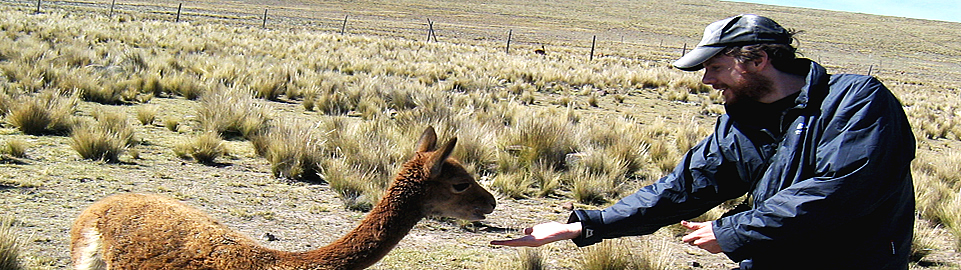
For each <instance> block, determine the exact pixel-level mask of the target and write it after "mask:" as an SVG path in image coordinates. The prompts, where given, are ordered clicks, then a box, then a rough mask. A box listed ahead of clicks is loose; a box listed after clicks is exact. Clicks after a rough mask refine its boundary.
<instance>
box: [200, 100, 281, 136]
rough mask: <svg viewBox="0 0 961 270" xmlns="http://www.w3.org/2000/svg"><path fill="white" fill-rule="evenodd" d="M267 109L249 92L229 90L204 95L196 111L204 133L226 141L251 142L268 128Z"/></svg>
mask: <svg viewBox="0 0 961 270" xmlns="http://www.w3.org/2000/svg"><path fill="white" fill-rule="evenodd" d="M269 119H270V118H269V117H268V116H267V109H265V108H264V106H263V105H261V104H260V103H258V102H256V101H255V100H254V98H253V97H252V96H251V94H250V93H249V92H247V91H243V90H238V89H228V90H222V91H214V92H210V93H208V94H205V95H203V97H202V98H201V99H200V103H199V106H198V107H197V121H198V122H200V127H201V130H204V131H214V132H217V133H218V134H221V135H222V136H224V137H242V138H247V139H249V138H252V137H253V136H255V135H257V134H260V133H261V132H263V131H264V130H265V129H266V128H267V121H268V120H269Z"/></svg>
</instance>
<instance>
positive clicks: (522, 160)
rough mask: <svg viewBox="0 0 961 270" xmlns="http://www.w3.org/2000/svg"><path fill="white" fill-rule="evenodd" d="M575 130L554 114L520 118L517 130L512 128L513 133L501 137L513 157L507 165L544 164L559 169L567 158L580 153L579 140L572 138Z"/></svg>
mask: <svg viewBox="0 0 961 270" xmlns="http://www.w3.org/2000/svg"><path fill="white" fill-rule="evenodd" d="M575 130H576V129H575V128H574V126H573V124H572V123H571V122H569V121H567V119H565V118H564V117H557V116H556V115H554V114H542V115H530V116H527V117H524V118H521V119H519V122H518V123H517V124H516V126H515V127H511V128H510V130H509V131H508V132H510V134H508V135H506V137H502V138H501V140H502V141H503V142H504V145H506V146H507V147H508V151H509V152H512V154H513V157H512V160H511V161H507V162H508V164H516V165H512V166H518V168H527V167H530V166H532V165H534V164H536V163H543V164H547V165H550V166H552V167H554V168H557V169H560V168H562V167H563V166H564V160H565V157H566V155H567V154H569V153H574V152H576V151H577V145H576V140H575V139H574V138H573V137H572V136H571V134H576V132H575ZM501 163H502V164H504V162H501ZM502 169H510V168H502Z"/></svg>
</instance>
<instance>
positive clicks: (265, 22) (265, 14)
mask: <svg viewBox="0 0 961 270" xmlns="http://www.w3.org/2000/svg"><path fill="white" fill-rule="evenodd" d="M263 28H267V9H266V8H265V9H264V25H263Z"/></svg>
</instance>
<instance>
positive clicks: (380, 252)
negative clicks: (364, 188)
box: [70, 127, 496, 269]
mask: <svg viewBox="0 0 961 270" xmlns="http://www.w3.org/2000/svg"><path fill="white" fill-rule="evenodd" d="M436 142H437V135H436V133H434V129H433V128H432V127H428V128H427V130H425V131H424V133H423V135H422V136H421V138H420V141H419V142H418V143H417V145H418V146H417V152H416V153H415V154H414V157H413V158H411V160H409V161H407V162H406V163H404V165H403V167H402V168H401V169H400V171H399V172H398V175H397V176H396V178H395V179H394V181H393V183H392V184H391V185H390V187H389V188H387V190H386V191H385V195H384V197H383V198H382V199H381V200H380V203H378V204H377V206H375V207H374V209H373V210H371V211H370V213H369V214H367V216H366V217H365V218H364V220H363V221H361V223H360V225H358V226H357V228H355V229H354V230H353V231H351V232H349V233H347V235H344V236H343V237H341V238H340V239H338V240H337V241H335V242H333V243H331V244H329V245H327V246H325V247H322V248H319V249H316V250H312V251H305V252H285V251H279V250H273V249H269V248H266V247H263V246H260V245H259V244H257V243H256V241H254V240H252V239H251V238H249V237H246V236H244V235H242V234H240V233H238V232H235V231H233V230H230V229H229V228H227V227H226V226H224V225H223V224H221V223H219V222H217V221H216V220H214V219H212V218H211V217H209V216H207V215H206V214H204V213H202V212H201V211H200V210H197V209H196V208H193V207H190V206H187V205H185V204H183V203H181V202H178V201H175V200H172V199H168V198H164V197H161V196H156V195H143V194H121V195H114V196H110V197H107V198H104V199H102V200H100V201H98V202H96V203H94V204H93V205H91V206H90V207H89V208H87V209H86V210H84V211H83V212H82V213H81V214H80V216H79V217H78V218H77V221H76V222H75V223H74V225H73V228H72V229H71V231H70V236H71V243H70V250H71V251H70V253H71V259H72V260H73V266H74V268H75V269H362V268H366V267H369V266H371V265H373V264H374V263H376V262H377V261H379V260H380V259H381V258H383V257H384V256H385V255H387V253H388V252H389V251H390V250H391V249H393V248H394V246H395V245H397V243H398V242H400V240H401V239H402V238H404V236H405V235H407V233H408V232H410V230H411V228H413V227H414V225H415V224H416V223H417V222H418V221H420V220H421V219H423V218H424V217H427V216H446V217H454V218H461V219H467V220H480V219H484V215H485V214H489V213H491V212H493V211H494V205H495V204H496V202H495V200H494V196H492V195H491V194H490V192H488V191H487V190H485V189H484V188H483V187H481V186H480V185H478V184H477V181H475V180H474V178H473V177H472V176H471V174H469V173H468V172H467V170H465V169H464V167H463V166H461V164H460V163H458V162H457V161H456V160H455V159H453V158H450V154H451V152H452V151H453V150H454V145H455V143H456V142H457V139H456V138H453V139H451V140H449V141H448V142H447V143H446V144H444V145H443V146H442V147H441V148H439V149H437V148H436V146H435V145H436Z"/></svg>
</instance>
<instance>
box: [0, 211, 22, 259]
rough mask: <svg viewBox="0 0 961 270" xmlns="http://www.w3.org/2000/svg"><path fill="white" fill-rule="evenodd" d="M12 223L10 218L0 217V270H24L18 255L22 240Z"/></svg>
mask: <svg viewBox="0 0 961 270" xmlns="http://www.w3.org/2000/svg"><path fill="white" fill-rule="evenodd" d="M13 223H14V222H13V218H12V217H9V216H7V215H4V216H0V269H3V270H21V269H26V268H25V267H24V266H23V265H22V263H21V260H22V259H21V255H20V252H21V250H22V249H23V245H24V242H23V241H24V240H23V238H22V237H20V236H19V235H18V234H17V232H16V231H15V230H14V228H13V225H14V224H13Z"/></svg>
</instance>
